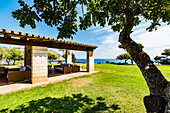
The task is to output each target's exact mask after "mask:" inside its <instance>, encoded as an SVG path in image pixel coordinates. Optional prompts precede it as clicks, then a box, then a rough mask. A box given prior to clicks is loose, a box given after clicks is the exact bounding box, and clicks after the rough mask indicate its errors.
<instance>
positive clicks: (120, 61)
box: [49, 59, 131, 64]
mask: <svg viewBox="0 0 170 113" xmlns="http://www.w3.org/2000/svg"><path fill="white" fill-rule="evenodd" d="M106 61H109V63H124V62H125V60H118V59H94V63H106ZM49 62H50V61H49ZM55 62H58V61H52V63H55ZM62 62H66V60H62ZM76 62H79V63H87V60H86V59H76ZM127 63H128V64H131V61H130V60H127Z"/></svg>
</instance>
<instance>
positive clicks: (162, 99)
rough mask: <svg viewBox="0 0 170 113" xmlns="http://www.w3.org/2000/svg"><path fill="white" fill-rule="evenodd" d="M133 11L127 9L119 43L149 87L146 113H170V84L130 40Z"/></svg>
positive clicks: (146, 98) (145, 101) (145, 100)
mask: <svg viewBox="0 0 170 113" xmlns="http://www.w3.org/2000/svg"><path fill="white" fill-rule="evenodd" d="M133 15H134V14H133V10H132V9H127V13H126V19H125V25H124V28H123V30H122V31H121V32H120V35H119V42H120V43H121V44H122V45H123V46H124V47H125V49H126V50H127V52H128V53H129V54H130V55H131V56H132V58H133V60H134V61H135V63H136V64H137V66H138V67H139V69H140V70H141V72H142V74H143V77H144V78H145V80H146V82H147V85H148V87H149V91H150V95H149V96H146V97H144V104H145V107H146V111H147V112H148V113H170V82H169V81H167V80H166V79H165V78H164V76H163V75H162V73H161V72H160V70H159V69H158V68H157V67H156V66H155V65H154V64H153V61H151V59H150V57H149V56H148V55H147V54H146V53H145V52H144V51H143V50H142V48H140V47H139V46H138V44H137V43H136V42H135V41H133V40H132V39H131V38H130V33H131V32H132V31H131V30H132V28H133V20H134V16H133Z"/></svg>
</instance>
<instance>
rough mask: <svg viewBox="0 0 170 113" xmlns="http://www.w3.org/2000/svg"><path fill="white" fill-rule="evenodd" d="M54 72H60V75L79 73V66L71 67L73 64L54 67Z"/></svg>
mask: <svg viewBox="0 0 170 113" xmlns="http://www.w3.org/2000/svg"><path fill="white" fill-rule="evenodd" d="M54 71H55V72H61V73H64V74H65V73H72V72H79V71H80V66H79V65H73V64H61V65H57V66H54Z"/></svg>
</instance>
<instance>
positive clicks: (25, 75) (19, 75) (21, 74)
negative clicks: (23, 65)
mask: <svg viewBox="0 0 170 113" xmlns="http://www.w3.org/2000/svg"><path fill="white" fill-rule="evenodd" d="M19 70H20V69H19V68H15V69H9V70H8V75H7V79H8V83H10V82H15V81H23V80H29V79H31V77H30V75H31V70H29V69H27V70H25V71H19Z"/></svg>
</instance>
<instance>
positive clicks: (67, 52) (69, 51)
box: [66, 49, 72, 64]
mask: <svg viewBox="0 0 170 113" xmlns="http://www.w3.org/2000/svg"><path fill="white" fill-rule="evenodd" d="M66 63H67V64H70V63H72V53H71V50H68V49H67V50H66Z"/></svg>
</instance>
